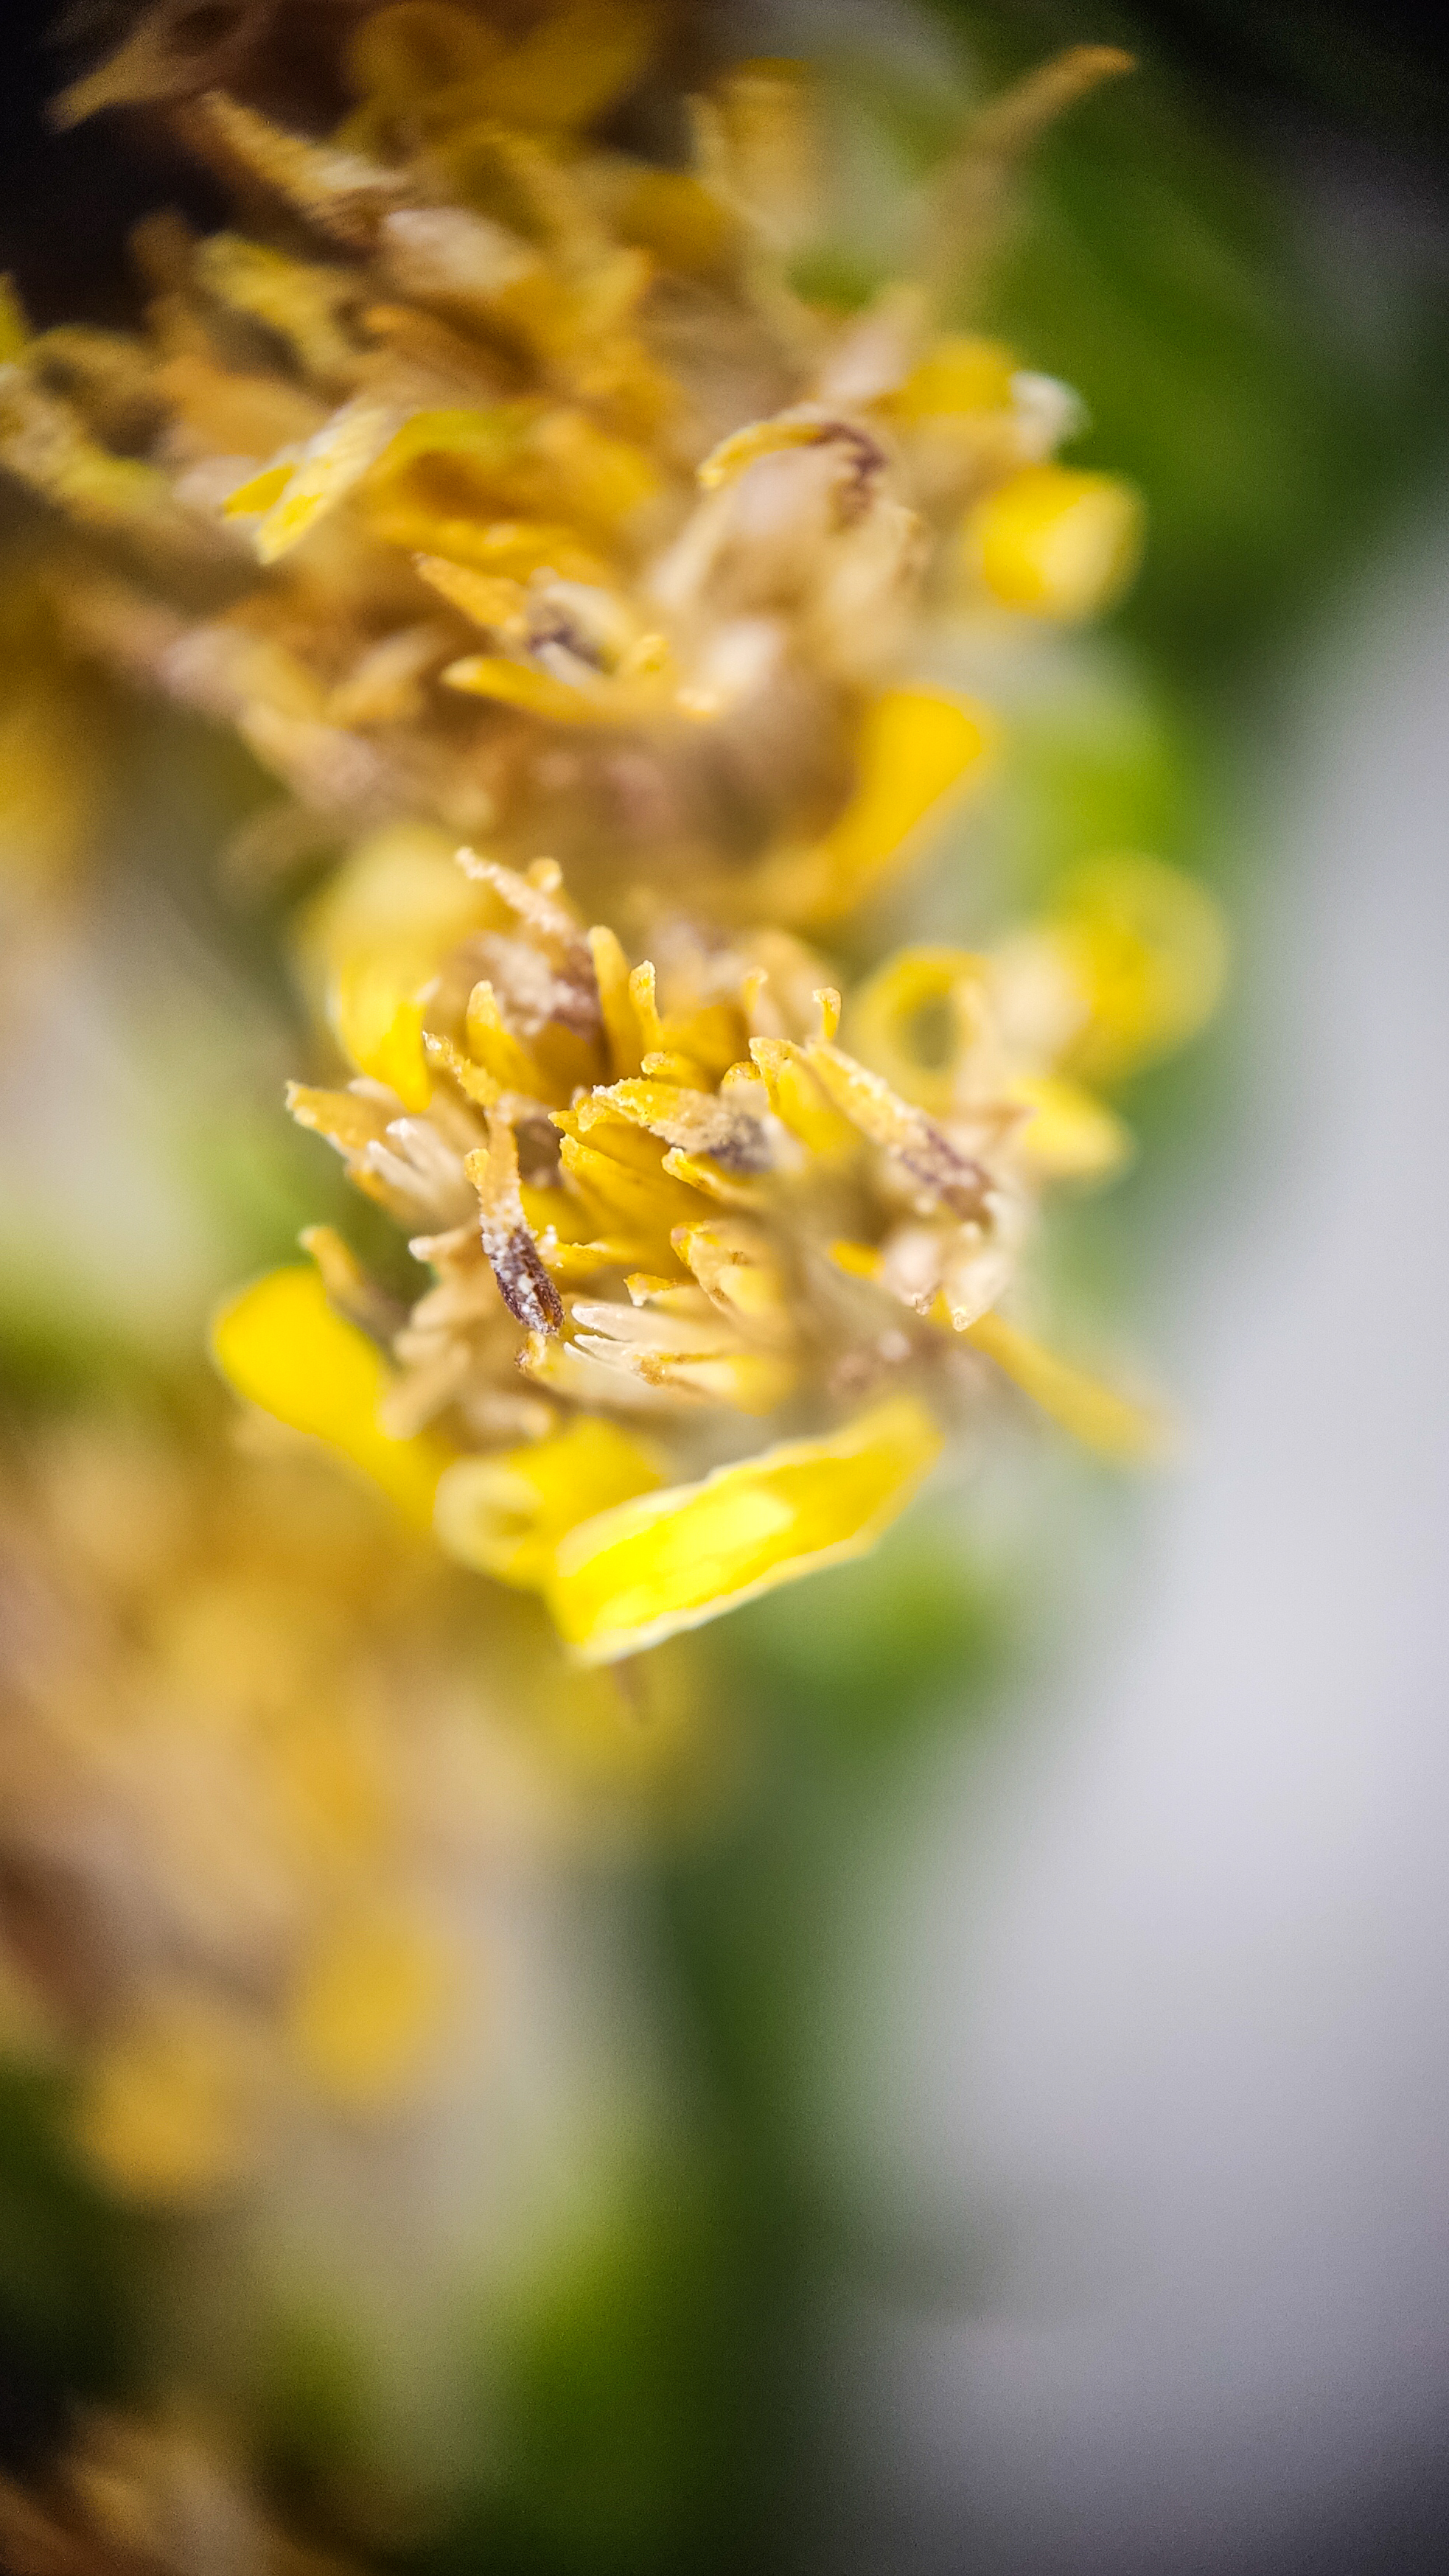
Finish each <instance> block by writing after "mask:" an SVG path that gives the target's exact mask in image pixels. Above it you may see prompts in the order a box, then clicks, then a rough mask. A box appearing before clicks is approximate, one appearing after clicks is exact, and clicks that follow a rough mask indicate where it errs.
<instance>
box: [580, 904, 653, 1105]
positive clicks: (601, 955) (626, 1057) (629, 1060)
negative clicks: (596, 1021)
mask: <svg viewBox="0 0 1449 2576" xmlns="http://www.w3.org/2000/svg"><path fill="white" fill-rule="evenodd" d="M589 950H590V953H591V955H592V957H593V961H594V975H595V978H596V980H597V983H598V987H599V1008H600V1010H601V1012H602V1013H603V1019H604V1034H605V1036H606V1037H607V1039H608V1041H609V1055H610V1058H611V1060H612V1064H613V1069H614V1072H615V1074H616V1075H621V1074H634V1073H638V1072H639V1071H640V1069H641V1067H642V1065H643V1062H644V1038H643V1033H642V1031H641V1029H640V1026H639V1014H638V1012H637V1010H636V1009H635V1007H634V991H633V985H632V982H631V978H630V971H629V960H628V958H627V957H626V956H625V954H624V951H623V949H622V948H621V947H620V945H619V940H618V936H617V934H616V933H615V932H614V931H612V930H610V929H609V928H608V926H607V924H605V923H602V922H601V923H598V924H597V925H596V926H595V928H594V929H592V930H591V931H590V932H589Z"/></svg>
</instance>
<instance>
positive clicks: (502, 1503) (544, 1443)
mask: <svg viewBox="0 0 1449 2576" xmlns="http://www.w3.org/2000/svg"><path fill="white" fill-rule="evenodd" d="M659 1481H660V1479H659V1470H658V1469H657V1467H656V1466H655V1465H654V1462H653V1460H652V1459H651V1458H650V1456H649V1454H648V1452H647V1451H646V1450H644V1449H642V1448H641V1447H640V1446H639V1443H638V1442H637V1440H632V1439H631V1438H630V1437H629V1434H628V1433H627V1431H621V1430H620V1429H619V1428H618V1426H617V1424H615V1423H612V1422H608V1421H606V1420H604V1418H603V1417H602V1416H601V1415H593V1414H581V1415H579V1416H578V1417H577V1418H576V1419H575V1420H574V1421H572V1422H570V1423H569V1424H568V1425H567V1427H566V1428H565V1429H564V1430H562V1431H556V1432H553V1433H551V1434H550V1436H549V1437H548V1438H547V1439H546V1440H535V1441H533V1442H531V1443H530V1444H529V1445H528V1446H526V1447H524V1448H520V1449H510V1450H506V1451H504V1452H503V1453H502V1454H501V1455H497V1456H494V1457H488V1458H460V1459H459V1460H458V1462H457V1464H456V1466H453V1467H450V1468H449V1469H448V1472H447V1474H446V1475H445V1476H444V1477H443V1480H442V1482H441V1484H440V1485H439V1487H438V1499H437V1508H436V1515H435V1523H434V1525H435V1527H436V1529H437V1533H438V1537H439V1539H440V1541H441V1543H442V1545H443V1546H444V1547H445V1548H446V1549H447V1551H448V1554H449V1555H450V1556H456V1557H457V1558H459V1559H460V1561H461V1562H462V1563H463V1564H464V1565H471V1566H474V1567H476V1568H477V1570H478V1572H479V1573H480V1574H491V1575H492V1576H493V1577H494V1579H495V1581H496V1582H499V1583H512V1584H516V1585H517V1586H519V1588H520V1589H522V1590H525V1591H529V1590H533V1589H535V1588H536V1587H537V1586H538V1585H539V1584H541V1583H543V1582H544V1581H545V1580H546V1579H547V1577H548V1575H549V1573H550V1572H551V1570H552V1566H553V1557H554V1550H555V1548H556V1547H557V1545H558V1542H559V1540H560V1539H561V1538H562V1537H563V1536H564V1535H565V1533H566V1532H567V1531H568V1530H571V1529H572V1528H573V1527H574V1524H575V1522H577V1521H581V1520H587V1519H589V1518H590V1517H591V1516H592V1515H593V1514H594V1513H595V1512H602V1511H607V1510H608V1509H609V1508H610V1506H611V1505H613V1504H615V1503H622V1502H627V1501H629V1500H630V1499H631V1498H632V1497H633V1496H634V1495H636V1494H647V1493H649V1492H651V1491H652V1490H653V1488H654V1487H655V1486H657V1485H658V1483H659Z"/></svg>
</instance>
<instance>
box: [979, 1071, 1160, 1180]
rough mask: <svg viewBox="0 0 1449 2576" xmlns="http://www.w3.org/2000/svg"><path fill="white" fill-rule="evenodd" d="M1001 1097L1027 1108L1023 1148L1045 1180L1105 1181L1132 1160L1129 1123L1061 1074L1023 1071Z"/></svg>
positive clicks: (1033, 1167) (1020, 1136)
mask: <svg viewBox="0 0 1449 2576" xmlns="http://www.w3.org/2000/svg"><path fill="white" fill-rule="evenodd" d="M1003 1097H1004V1098H1005V1099H1006V1100H1007V1101H1009V1102H1010V1103H1011V1104H1012V1106H1013V1107H1014V1108H1018V1109H1025V1110H1026V1111H1027V1112H1028V1115H1027V1118H1026V1121H1025V1123H1024V1125H1023V1126H1022V1127H1021V1129H1020V1131H1019V1140H1020V1151H1021V1154H1022V1157H1023V1160H1024V1161H1025V1162H1026V1163H1027V1164H1028V1166H1029V1167H1030V1168H1031V1170H1032V1171H1034V1172H1036V1173H1039V1174H1040V1176H1041V1178H1042V1179H1043V1180H1048V1181H1100V1180H1105V1179H1106V1178H1107V1177H1108V1175H1109V1174H1110V1173H1113V1172H1120V1171H1121V1170H1122V1168H1123V1166H1124V1164H1127V1163H1130V1161H1131V1160H1132V1156H1133V1153H1134V1151H1135V1146H1134V1141H1133V1136H1132V1131H1131V1129H1130V1127H1128V1126H1127V1125H1126V1124H1125V1123H1124V1121H1123V1120H1122V1119H1120V1118H1119V1117H1118V1116H1117V1115H1116V1112H1115V1111H1114V1110H1111V1109H1109V1108H1108V1107H1107V1106H1106V1104H1105V1102H1104V1101H1101V1100H1097V1099H1095V1098H1094V1097H1093V1095H1092V1093H1091V1092H1090V1091H1083V1090H1082V1089H1081V1087H1080V1085H1079V1084H1077V1083H1075V1082H1066V1081H1063V1079H1062V1077H1061V1076H1060V1074H1046V1073H1037V1074H1021V1075H1019V1076H1018V1078H1017V1080H1016V1081H1014V1082H1009V1083H1008V1084H1007V1086H1006V1089H1005V1092H1004V1094H1003Z"/></svg>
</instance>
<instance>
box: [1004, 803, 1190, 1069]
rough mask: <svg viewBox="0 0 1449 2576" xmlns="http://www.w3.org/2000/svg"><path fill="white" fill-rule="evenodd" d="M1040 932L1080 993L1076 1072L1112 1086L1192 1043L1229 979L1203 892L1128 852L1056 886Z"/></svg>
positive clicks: (1089, 864)
mask: <svg viewBox="0 0 1449 2576" xmlns="http://www.w3.org/2000/svg"><path fill="white" fill-rule="evenodd" d="M1043 929H1044V933H1045V935H1046V937H1047V938H1048V939H1049V940H1050V942H1051V944H1052V946H1053V948H1054V949H1055V951H1056V954H1057V958H1058V960H1059V962H1060V964H1061V965H1063V966H1064V967H1065V969H1066V973H1067V977H1068V980H1069V982H1070V983H1071V984H1072V985H1073V986H1074V987H1075V988H1076V991H1077V992H1078V993H1079V994H1080V996H1081V1000H1082V1004H1083V1007H1084V1020H1083V1024H1082V1025H1081V1026H1080V1027H1079V1029H1078V1030H1077V1032H1076V1034H1075V1036H1074V1037H1073V1039H1072V1042H1071V1045H1070V1047H1069V1048H1068V1051H1067V1062H1068V1064H1069V1066H1070V1068H1071V1070H1072V1071H1073V1072H1074V1073H1081V1074H1084V1075H1085V1076H1086V1078H1087V1079H1088V1080H1089V1081H1096V1082H1115V1081H1118V1080H1120V1079H1121V1078H1122V1076H1123V1075H1124V1074H1128V1073H1134V1072H1136V1071H1137V1070H1138V1068H1139V1067H1140V1066H1142V1065H1145V1064H1150V1063H1152V1062H1153V1061H1154V1059H1155V1058H1157V1057H1159V1056H1163V1055H1169V1054H1171V1053H1172V1051H1173V1049H1174V1048H1176V1047H1180V1046H1184V1045H1185V1044H1186V1043H1187V1041H1188V1039H1189V1038H1192V1037H1195V1036H1196V1035H1197V1032H1198V1030H1199V1029H1200V1028H1202V1027H1203V1026H1204V1024H1205V1023H1206V1022H1207V1021H1208V1020H1209V1019H1210V1018H1211V1017H1212V1014H1213V1012H1214V1011H1215V1010H1216V1008H1217V1005H1218V1001H1219V998H1220V996H1221V993H1222V988H1223V983H1224V979H1225V977H1226V973H1227V959H1228V942H1227V933H1226V930H1225V928H1224V924H1223V917H1222V914H1221V913H1220V912H1219V910H1218V907H1217V905H1216V904H1215V903H1214V901H1213V899H1212V896H1211V895H1210V894H1209V893H1208V892H1207V889H1206V887H1204V886H1201V885H1199V884H1197V882H1196V881H1195V879H1193V878H1192V877H1189V876H1184V875H1183V873H1182V871H1181V870H1180V869H1178V868H1170V867H1166V866H1164V864H1163V863H1162V861H1161V860H1159V859H1148V858H1141V857H1138V856H1137V855H1135V854H1134V853H1131V852H1122V853H1120V854H1114V855H1112V856H1110V857H1103V858H1097V859H1089V860H1087V861H1086V862H1084V864H1083V865H1082V866H1081V867H1079V868H1076V869H1074V870H1073V871H1072V874H1071V875H1070V877H1069V878H1067V880H1066V881H1065V883H1064V884H1063V885H1062V887H1061V889H1060V891H1059V894H1058V898H1057V902H1056V905H1055V907H1054V909H1053V912H1052V914H1051V916H1050V918H1049V919H1048V920H1047V922H1046V923H1045V924H1044V925H1043Z"/></svg>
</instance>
